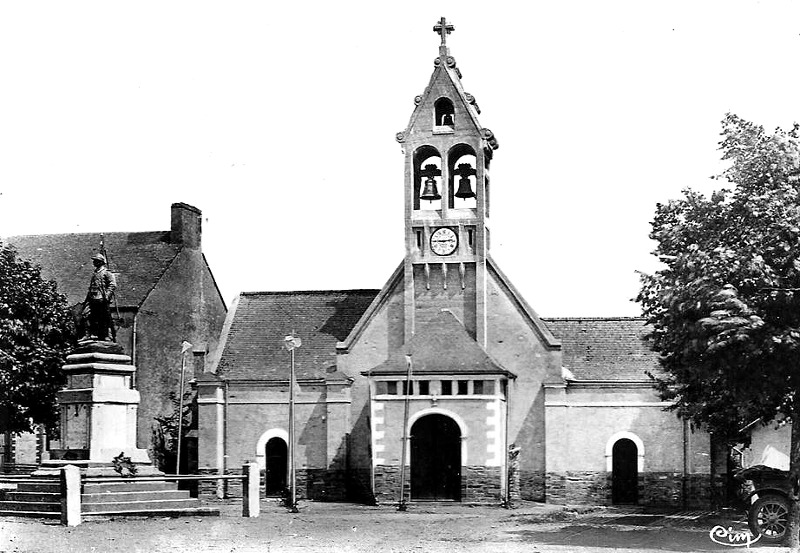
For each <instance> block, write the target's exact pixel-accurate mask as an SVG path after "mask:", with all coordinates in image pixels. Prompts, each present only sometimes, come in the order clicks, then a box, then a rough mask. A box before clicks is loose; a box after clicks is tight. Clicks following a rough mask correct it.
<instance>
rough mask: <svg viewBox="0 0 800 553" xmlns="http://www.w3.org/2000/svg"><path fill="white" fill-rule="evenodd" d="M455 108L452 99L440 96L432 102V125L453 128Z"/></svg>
mask: <svg viewBox="0 0 800 553" xmlns="http://www.w3.org/2000/svg"><path fill="white" fill-rule="evenodd" d="M455 121H456V110H455V107H454V106H453V101H452V100H451V99H450V98H447V97H444V96H443V97H441V98H439V99H438V100H436V102H434V104H433V125H434V126H435V127H449V128H451V129H454V128H455V126H456V125H455Z"/></svg>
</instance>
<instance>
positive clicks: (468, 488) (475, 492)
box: [375, 465, 503, 504]
mask: <svg viewBox="0 0 800 553" xmlns="http://www.w3.org/2000/svg"><path fill="white" fill-rule="evenodd" d="M501 479H502V469H501V467H484V466H466V467H461V501H462V502H465V503H500V502H501V501H502V500H503V497H502V493H501V486H500V484H501ZM410 480H411V471H410V467H408V466H407V467H406V474H405V485H404V488H405V492H406V498H408V497H409V494H410V493H411V482H410ZM399 489H400V467H399V466H390V465H378V466H377V467H375V500H376V501H377V502H378V503H383V504H389V503H397V502H398V501H399V500H400V494H399Z"/></svg>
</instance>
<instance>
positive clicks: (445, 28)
mask: <svg viewBox="0 0 800 553" xmlns="http://www.w3.org/2000/svg"><path fill="white" fill-rule="evenodd" d="M455 30H456V28H455V27H453V26H452V25H451V24H449V23H448V22H447V20H446V19H445V18H444V17H443V18H441V19H440V20H439V23H437V24H436V25H434V26H433V32H434V33H436V34H438V35H440V36H441V37H442V46H445V45H446V44H447V35H449V34H450V33H452V32H453V31H455Z"/></svg>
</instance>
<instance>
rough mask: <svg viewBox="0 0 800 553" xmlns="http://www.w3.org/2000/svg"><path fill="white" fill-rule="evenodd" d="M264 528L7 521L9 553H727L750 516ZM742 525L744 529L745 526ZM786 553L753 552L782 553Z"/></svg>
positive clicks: (600, 512) (352, 518)
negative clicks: (724, 533) (725, 538)
mask: <svg viewBox="0 0 800 553" xmlns="http://www.w3.org/2000/svg"><path fill="white" fill-rule="evenodd" d="M262 506H263V509H264V512H263V513H262V516H261V517H259V518H256V519H244V518H241V517H240V516H239V513H240V507H239V506H238V505H235V504H231V505H223V506H222V511H223V516H221V517H209V518H195V517H190V518H150V519H148V518H135V519H130V518H128V519H125V518H118V519H111V518H103V519H99V520H94V521H89V522H86V523H84V524H82V525H80V526H78V527H75V528H64V527H61V526H58V525H57V524H55V522H50V523H44V522H42V521H33V520H26V519H20V518H5V519H0V552H1V553H33V552H36V553H51V552H52V553H56V552H57V553H63V552H69V551H79V552H84V551H85V552H89V553H121V552H122V553H129V552H131V553H139V552H141V553H145V552H147V553H150V552H162V551H165V552H190V551H191V552H193V553H194V552H215V553H216V552H219V553H233V552H236V553H249V552H280V553H283V552H286V553H298V552H305V553H311V552H317V551H320V552H330V553H333V552H336V553H351V552H352V553H356V552H358V553H377V552H384V551H386V552H398V553H399V552H420V553H422V552H425V553H428V552H442V553H473V552H485V551H488V552H508V553H522V552H525V553H551V552H552V553H556V552H558V553H561V552H580V553H611V552H612V551H622V552H636V553H650V552H652V553H664V552H672V551H676V552H678V551H681V552H682V551H725V550H728V551H729V550H731V548H728V547H725V546H722V545H718V544H715V543H713V542H712V541H711V540H710V539H709V530H710V529H711V528H712V527H713V526H714V525H716V524H723V525H726V526H731V527H733V528H743V527H744V526H743V523H742V520H741V517H736V516H728V517H727V518H719V517H711V516H709V513H704V512H698V511H683V512H673V513H670V514H667V513H648V512H643V511H641V510H619V509H603V508H601V509H597V510H593V511H591V512H586V509H581V510H571V509H564V508H563V507H556V506H549V505H539V504H534V503H530V504H524V505H521V506H520V507H519V508H517V509H513V510H505V509H501V508H497V507H469V506H464V505H450V506H441V505H418V504H412V505H411V507H410V509H409V511H408V512H405V513H398V512H397V511H396V510H395V509H394V508H392V507H388V506H382V507H366V506H362V505H351V504H332V503H312V502H305V503H301V509H300V511H301V512H300V513H298V514H289V513H287V512H286V510H285V509H283V508H281V507H280V506H279V505H278V504H276V503H274V502H267V501H265V502H264V503H263V504H262ZM737 518H738V519H739V520H737ZM783 550H784V549H783V548H772V547H771V548H767V547H753V548H752V549H751V551H764V552H769V553H778V552H781V551H783Z"/></svg>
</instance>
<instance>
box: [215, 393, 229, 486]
mask: <svg viewBox="0 0 800 553" xmlns="http://www.w3.org/2000/svg"><path fill="white" fill-rule="evenodd" d="M217 470H218V472H219V473H220V474H222V475H225V474H227V472H228V381H227V380H226V381H225V388H224V389H223V396H222V465H221V466H219V467H218V468H217ZM227 495H228V481H227V480H220V481H219V484H218V485H217V496H218V497H219V498H220V499H224V498H225V497H227Z"/></svg>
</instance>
